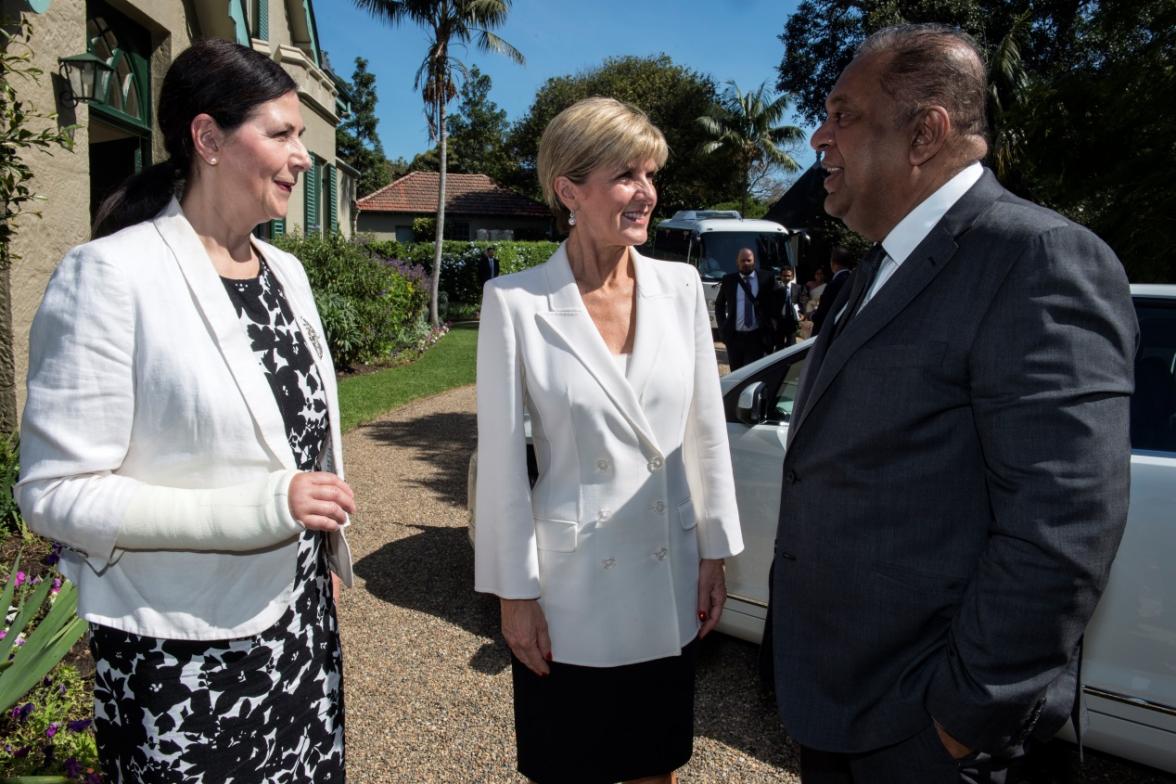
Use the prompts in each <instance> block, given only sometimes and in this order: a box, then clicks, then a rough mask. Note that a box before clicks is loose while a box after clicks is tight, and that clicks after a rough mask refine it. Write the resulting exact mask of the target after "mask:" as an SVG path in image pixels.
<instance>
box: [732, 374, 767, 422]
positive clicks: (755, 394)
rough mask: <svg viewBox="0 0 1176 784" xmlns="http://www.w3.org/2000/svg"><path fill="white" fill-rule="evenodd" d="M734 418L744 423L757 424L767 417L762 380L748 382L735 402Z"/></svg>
mask: <svg viewBox="0 0 1176 784" xmlns="http://www.w3.org/2000/svg"><path fill="white" fill-rule="evenodd" d="M735 418H736V419H738V420H739V421H740V422H742V423H743V424H745V425H758V424H760V423H761V422H763V421H764V420H765V419H767V411H766V410H765V402H764V382H762V381H756V382H753V383H751V384H748V385H747V386H745V387H744V388H743V390H742V391H741V392H740V393H739V400H738V402H736V403H735Z"/></svg>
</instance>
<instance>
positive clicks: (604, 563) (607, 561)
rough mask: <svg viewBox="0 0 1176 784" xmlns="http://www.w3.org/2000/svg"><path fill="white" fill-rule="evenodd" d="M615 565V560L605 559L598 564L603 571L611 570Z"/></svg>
mask: <svg viewBox="0 0 1176 784" xmlns="http://www.w3.org/2000/svg"><path fill="white" fill-rule="evenodd" d="M616 563H617V559H616V558H605V559H604V560H603V561H601V562H600V565H601V566H603V567H604V568H605V569H611V568H613V566H615V565H616Z"/></svg>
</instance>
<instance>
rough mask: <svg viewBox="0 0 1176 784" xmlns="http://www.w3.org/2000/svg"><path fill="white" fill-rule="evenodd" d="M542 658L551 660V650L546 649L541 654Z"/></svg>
mask: <svg viewBox="0 0 1176 784" xmlns="http://www.w3.org/2000/svg"><path fill="white" fill-rule="evenodd" d="M543 658H544V659H547V661H551V651H548V652H547V653H545V654H544V655H543Z"/></svg>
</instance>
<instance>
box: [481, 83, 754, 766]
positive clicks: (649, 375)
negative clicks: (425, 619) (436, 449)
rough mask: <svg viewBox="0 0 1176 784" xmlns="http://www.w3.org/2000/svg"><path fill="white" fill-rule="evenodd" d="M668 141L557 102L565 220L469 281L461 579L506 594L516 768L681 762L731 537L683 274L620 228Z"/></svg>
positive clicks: (712, 402)
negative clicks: (534, 476) (496, 269)
mask: <svg viewBox="0 0 1176 784" xmlns="http://www.w3.org/2000/svg"><path fill="white" fill-rule="evenodd" d="M666 155H667V149H666V144H665V139H664V138H663V136H662V134H661V132H660V131H659V130H658V129H657V128H656V127H654V126H653V125H652V124H651V123H650V122H649V119H648V118H647V117H646V116H645V115H644V114H643V113H642V112H641V111H639V110H637V109H635V108H634V107H632V106H628V105H626V104H623V103H620V102H618V101H614V100H611V99H606V98H590V99H587V100H584V101H580V102H579V103H577V104H575V105H573V106H572V107H570V108H568V109H566V110H565V111H563V112H561V113H560V114H559V115H558V116H557V117H556V118H555V119H554V120H552V122H551V124H550V125H549V126H548V127H547V129H546V130H545V131H544V134H543V138H542V140H541V142H540V147H539V177H540V181H541V183H542V186H543V191H544V194H545V196H546V199H547V202H548V204H549V205H550V206H551V208H552V210H553V212H554V213H555V216H556V219H557V221H558V222H559V223H560V225H561V227H562V228H564V229H565V230H567V231H568V239H567V241H566V242H564V243H563V244H562V245H561V246H560V248H559V249H558V250H557V251H556V253H555V254H554V255H553V256H552V257H551V259H549V260H548V261H547V262H546V263H544V264H542V265H540V266H538V267H535V268H532V269H530V270H527V271H524V272H520V273H516V274H513V275H507V276H505V277H500V278H496V279H494V280H492V281H490V282H489V283H487V285H486V288H485V292H484V297H483V302H482V323H481V329H480V333H479V339H478V454H479V460H478V465H479V475H478V486H477V509H478V526H477V541H476V551H477V552H476V554H477V567H476V585H475V587H476V589H477V590H479V591H483V592H487V593H493V594H496V595H497V596H498V597H499V598H500V604H501V608H502V631H503V635H504V636H505V638H506V641H507V643H508V644H509V646H510V649H511V653H512V663H513V676H514V701H515V729H516V738H517V746H518V767H519V771H520V772H522V773H523V774H524V775H526V776H527V777H528V778H530V779H531V780H532V781H535V782H538V784H577V783H581V784H606V783H607V784H613V783H614V782H617V781H629V782H647V783H649V784H655V783H658V784H660V783H663V782H671V781H673V780H674V770H675V769H676V768H678V767H680V766H681V765H683V764H684V763H685V762H686V761H687V760H688V759H689V758H690V755H691V751H692V738H693V710H694V706H693V699H694V652H695V640H696V639H698V638H699V637H702V636H705V635H706V634H707V633H708V632H710V631H711V630H712V629H713V628H714V627H715V624H716V623H718V620H719V616H720V614H721V613H722V610H723V602H724V600H725V598H726V589H725V586H724V580H723V560H722V559H723V558H725V557H728V556H731V555H734V554H735V553H738V552H739V551H740V550H741V549H742V546H743V544H742V539H741V535H740V531H739V521H738V512H737V510H736V506H735V492H734V483H733V479H732V475H731V458H730V454H729V451H728V446H727V436H726V424H725V418H724V415H723V406H722V400H721V397H720V393H719V376H718V368H717V364H716V361H715V352H714V345H713V344H712V342H711V336H710V322H709V318H708V316H707V309H706V303H705V301H704V299H703V294H702V286H701V283H700V281H699V277H698V274H697V272H696V271H695V270H694V269H693V268H692V267H689V266H687V265H685V264H676V263H673V262H661V261H653V260H650V259H646V258H644V257H642V256H641V255H640V254H638V253H637V252H636V251H635V250H634V249H633V246H635V245H640V244H641V243H643V242H645V240H646V237H647V234H648V231H649V223H650V220H651V219H652V216H653V209H654V207H655V206H656V204H657V189H656V188H655V186H654V175H655V173H656V172H657V170H658V168H660V167H661V166H662V164H664V163H665V160H666ZM525 414H529V415H530V421H531V430H532V435H533V441H534V447H535V453H536V456H537V458H538V463H539V478H538V480H537V482H536V483H535V485H534V487H533V488H532V487H531V486H530V484H529V482H528V477H527V469H526V459H525V450H526V443H525V437H524V432H523V419H524V415H525Z"/></svg>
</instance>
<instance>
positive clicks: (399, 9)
mask: <svg viewBox="0 0 1176 784" xmlns="http://www.w3.org/2000/svg"><path fill="white" fill-rule="evenodd" d="M355 4H356V5H357V6H358V7H359V8H361V9H363V10H365V11H368V12H369V13H371V14H372V16H375V17H376V18H378V19H383V20H385V21H387V22H390V23H391V24H393V25H397V24H400V23H401V22H403V21H405V20H408V21H411V22H415V23H417V24H419V25H420V26H421V27H423V28H425V29H426V30H427V31H429V33H430V34H431V36H432V37H431V39H430V40H429V48H428V50H427V51H426V52H425V59H424V60H422V61H421V67H420V68H418V69H417V72H416V78H415V79H414V80H413V88H414V89H419V90H420V91H421V97H422V98H424V101H425V116H426V117H427V118H428V120H429V133H430V134H431V135H432V136H433V138H434V139H436V140H437V147H438V148H439V149H440V151H441V172H440V173H441V182H440V183H439V185H438V189H437V248H436V252H435V253H434V255H433V301H432V304H431V305H430V306H429V317H430V319H431V321H432V323H433V326H434V327H436V326H439V325H440V318H439V317H438V313H437V294H438V292H439V290H440V281H441V249H442V247H441V246H442V239H443V237H444V236H445V167H446V159H445V154H446V149H445V148H446V136H447V134H446V131H445V108H446V106H447V105H448V104H449V101H450V100H452V99H453V98H454V96H456V95H457V87H456V86H455V84H454V76H455V74H454V72H455V71H457V72H460V73H461V74H462V75H464V74H465V72H466V67H465V64H464V63H462V62H461V61H460V60H458V59H457V58H456V57H453V56H452V55H451V54H450V53H449V46H450V44H454V43H456V44H461V45H463V46H468V45H469V44H470V43H471V42H473V44H474V45H475V46H476V47H477V48H478V49H479V50H481V51H483V52H495V53H497V54H503V55H506V56H507V57H509V58H510V59H511V60H514V61H515V62H516V63H520V64H521V63H523V62H525V60H524V58H523V55H522V53H521V52H519V50H518V49H515V48H514V47H513V46H511V45H510V44H508V43H507V42H506V41H504V40H502V39H501V38H499V37H498V36H497V35H495V34H494V33H493V32H491V31H492V30H493V29H494V28H497V27H501V26H502V24H503V23H504V22H505V21H506V15H507V12H508V11H510V0H355Z"/></svg>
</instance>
